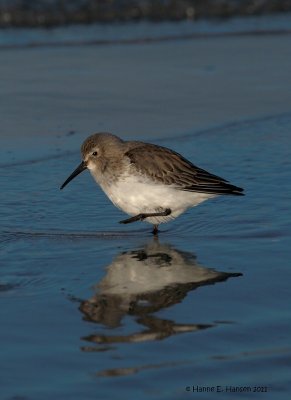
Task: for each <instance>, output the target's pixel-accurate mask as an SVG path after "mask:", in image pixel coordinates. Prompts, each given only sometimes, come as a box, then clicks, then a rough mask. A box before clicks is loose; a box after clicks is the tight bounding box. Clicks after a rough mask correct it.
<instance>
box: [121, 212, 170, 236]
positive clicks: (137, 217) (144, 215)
mask: <svg viewBox="0 0 291 400" xmlns="http://www.w3.org/2000/svg"><path fill="white" fill-rule="evenodd" d="M171 212H172V211H171V210H170V208H166V209H165V211H161V212H156V213H142V214H138V215H135V216H134V217H131V218H128V219H124V220H122V221H119V223H120V224H130V223H131V222H136V221H143V220H144V219H146V218H149V217H166V216H167V215H170V214H171ZM157 232H158V225H155V226H154V231H153V233H155V234H156V233H157Z"/></svg>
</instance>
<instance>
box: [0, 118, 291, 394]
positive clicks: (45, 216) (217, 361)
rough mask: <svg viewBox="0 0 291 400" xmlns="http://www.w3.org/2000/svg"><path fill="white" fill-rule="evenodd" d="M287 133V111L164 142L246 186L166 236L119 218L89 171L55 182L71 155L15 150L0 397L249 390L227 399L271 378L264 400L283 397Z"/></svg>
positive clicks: (166, 229) (10, 166)
mask: <svg viewBox="0 0 291 400" xmlns="http://www.w3.org/2000/svg"><path fill="white" fill-rule="evenodd" d="M290 129H291V115H290V114H284V115H278V116H275V117H268V118H264V119H258V120H250V121H246V122H241V123H237V124H228V125H227V124H226V125H224V126H221V127H220V128H217V129H209V130H205V131H203V132H201V133H200V134H199V133H196V134H194V133H193V134H192V135H188V136H184V137H180V138H179V140H178V141H177V140H176V139H175V138H171V139H163V140H159V141H157V142H158V143H159V144H162V145H165V146H168V147H171V148H174V149H175V150H177V151H179V152H181V153H183V155H185V156H186V157H187V158H189V159H191V160H193V161H194V162H195V163H196V164H197V165H199V166H200V167H202V168H205V169H207V170H209V171H210V172H214V173H216V174H218V175H221V176H223V177H224V178H226V179H229V180H230V181H231V182H232V183H234V184H236V185H238V186H241V187H244V188H245V191H246V196H245V197H242V198H236V197H221V198H218V199H215V200H209V201H208V202H206V203H203V204H202V205H200V206H199V207H197V208H195V209H192V210H190V211H189V212H187V213H186V214H184V215H183V216H181V217H180V218H178V219H177V220H175V221H174V222H172V223H169V224H166V225H164V226H161V233H160V235H159V239H158V240H155V239H154V238H153V237H152V235H151V234H150V226H149V225H147V224H145V223H137V224H135V225H129V226H121V225H119V224H118V221H119V220H120V219H122V218H124V214H123V213H121V212H120V211H119V210H117V209H116V208H114V206H113V205H112V204H110V202H109V201H108V199H107V198H106V197H105V195H104V194H103V193H102V192H101V191H100V189H99V188H98V187H97V186H96V185H95V184H94V182H93V180H92V179H91V177H90V176H89V174H88V173H87V172H85V173H83V174H82V175H81V176H79V177H78V178H76V180H74V182H72V183H71V184H70V185H69V186H68V187H67V188H66V189H65V190H64V191H62V192H60V191H59V189H58V188H59V185H60V184H61V183H62V182H63V181H64V179H65V178H66V177H67V176H68V174H69V173H70V172H71V171H72V170H73V169H74V168H75V166H76V165H77V164H78V162H79V154H78V153H77V152H76V153H69V154H67V153H66V152H65V149H64V153H63V154H60V156H58V157H40V156H39V154H34V156H33V154H31V156H32V157H31V159H30V160H26V161H23V162H21V161H20V162H15V161H13V160H10V161H9V160H8V161H7V160H6V161H5V163H4V164H2V166H1V169H0V174H1V175H0V179H1V189H2V190H1V194H0V196H1V202H0V204H1V206H0V216H1V221H2V227H1V233H0V246H1V269H0V301H1V311H0V313H1V322H2V323H1V331H0V335H1V341H0V343H1V366H2V371H1V375H0V377H1V378H0V379H1V381H2V382H1V396H2V397H1V398H3V399H16V398H17V399H18V398H19V399H20V398H21V399H32V400H34V399H35V400H36V399H37V400H39V399H52V398H61V399H70V400H74V399H80V398H82V399H97V398H98V399H115V398H116V399H117V398H120V397H122V398H128V399H131V398H136V396H137V395H138V398H140V399H177V398H184V397H185V398H186V397H189V398H190V397H191V398H193V397H194V396H195V398H197V392H191V393H186V391H187V390H188V389H186V388H187V387H189V390H190V391H192V387H193V386H194V388H196V386H197V385H198V386H204V387H212V386H213V387H215V390H217V389H216V386H217V385H218V386H222V389H224V390H226V387H229V386H231V385H232V386H238V387H247V388H250V389H246V390H248V391H247V393H246V391H245V392H243V393H235V394H234V393H232V392H229V391H228V392H224V393H223V394H222V396H221V398H222V397H223V398H230V399H233V398H240V397H243V398H248V399H249V398H258V397H259V395H258V393H257V392H254V391H253V390H254V387H263V389H264V388H265V387H266V388H267V389H264V390H266V392H265V393H264V394H263V395H262V396H261V397H262V398H264V399H274V398H276V399H286V398H287V393H288V392H289V393H290V389H291V387H290V369H288V364H289V365H290V356H291V346H290V334H289V332H290V307H289V304H288V303H289V298H290V295H289V286H290V285H289V282H290V265H289V263H290V262H289V260H290V256H291V250H290V212H289V208H290V195H291V193H290V192H291V190H290V184H289V182H290V179H291V176H290V175H291V169H290V144H291V143H290ZM66 140H67V141H68V143H69V142H70V140H71V139H70V136H67V137H66ZM288 243H289V244H288ZM227 390H230V389H227ZM249 390H251V391H249ZM218 395H219V394H218V393H216V392H215V394H213V392H212V393H203V394H200V395H199V396H200V397H199V398H203V399H213V398H216V397H217V396H218Z"/></svg>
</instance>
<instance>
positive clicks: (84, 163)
mask: <svg viewBox="0 0 291 400" xmlns="http://www.w3.org/2000/svg"><path fill="white" fill-rule="evenodd" d="M86 168H87V164H86V162H85V161H82V162H81V164H80V165H79V166H78V167H77V168H76V169H75V171H74V172H73V173H72V174H71V175H70V176H69V177H68V179H67V180H66V181H65V182H64V183H63V184H62V186H61V187H60V189H61V190H62V189H64V187H65V186H67V184H68V183H69V182H71V180H72V179H74V178H76V176H77V175H79V174H80V173H81V172H83V171H84V170H85V169H86Z"/></svg>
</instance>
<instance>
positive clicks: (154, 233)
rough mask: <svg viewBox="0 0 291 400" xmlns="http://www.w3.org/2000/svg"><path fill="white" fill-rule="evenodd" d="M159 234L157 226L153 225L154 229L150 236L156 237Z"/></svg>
mask: <svg viewBox="0 0 291 400" xmlns="http://www.w3.org/2000/svg"><path fill="white" fill-rule="evenodd" d="M158 232H159V225H154V229H153V231H152V234H153V235H155V236H157V235H158Z"/></svg>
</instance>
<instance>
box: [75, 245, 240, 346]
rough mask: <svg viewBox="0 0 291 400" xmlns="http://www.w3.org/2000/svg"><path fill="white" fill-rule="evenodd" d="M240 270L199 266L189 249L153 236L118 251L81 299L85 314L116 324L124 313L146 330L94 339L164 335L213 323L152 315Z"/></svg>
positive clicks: (106, 340)
mask: <svg viewBox="0 0 291 400" xmlns="http://www.w3.org/2000/svg"><path fill="white" fill-rule="evenodd" d="M240 275H241V274H240V273H226V272H218V271H215V270H214V269H209V268H204V267H202V266H200V265H199V264H198V263H197V261H196V257H195V256H194V255H193V254H191V253H186V252H180V251H177V250H175V249H174V248H172V247H171V246H169V245H165V244H163V245H161V244H160V243H159V242H158V241H157V240H154V241H153V242H151V243H150V244H148V245H147V246H145V247H144V248H143V249H140V250H134V251H129V252H124V253H121V254H119V255H118V256H117V257H116V258H115V259H114V260H113V262H112V264H111V265H109V266H108V267H107V274H106V276H105V277H104V278H103V279H102V280H101V281H100V282H99V283H98V284H97V285H96V294H95V295H94V296H93V297H92V298H91V299H89V300H85V301H82V302H81V305H80V310H81V312H82V313H83V314H84V316H85V319H86V320H88V321H91V322H97V323H102V324H104V325H106V326H108V327H111V328H115V327H117V326H119V325H120V322H121V320H122V318H123V317H124V316H126V315H133V316H135V317H137V322H138V323H139V324H141V325H143V326H146V327H147V328H148V329H147V330H146V331H142V332H139V333H135V334H131V335H127V336H115V337H114V336H104V335H103V336H102V335H92V336H89V337H87V338H85V339H87V340H89V341H91V342H95V343H113V342H124V341H126V342H133V341H143V340H154V339H162V338H164V337H167V336H170V335H172V334H175V333H180V332H187V331H193V330H197V329H203V328H208V327H210V326H212V324H206V325H200V324H176V323H175V322H174V321H169V320H163V319H161V318H157V317H154V316H152V315H151V314H152V313H154V312H156V311H158V310H161V309H163V308H165V307H169V306H171V305H173V304H176V303H178V302H180V301H182V299H183V298H184V297H185V296H186V295H187V292H188V291H189V290H193V289H195V288H197V287H199V286H202V285H209V284H214V283H216V282H221V281H225V280H227V279H228V278H230V277H237V276H240Z"/></svg>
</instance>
